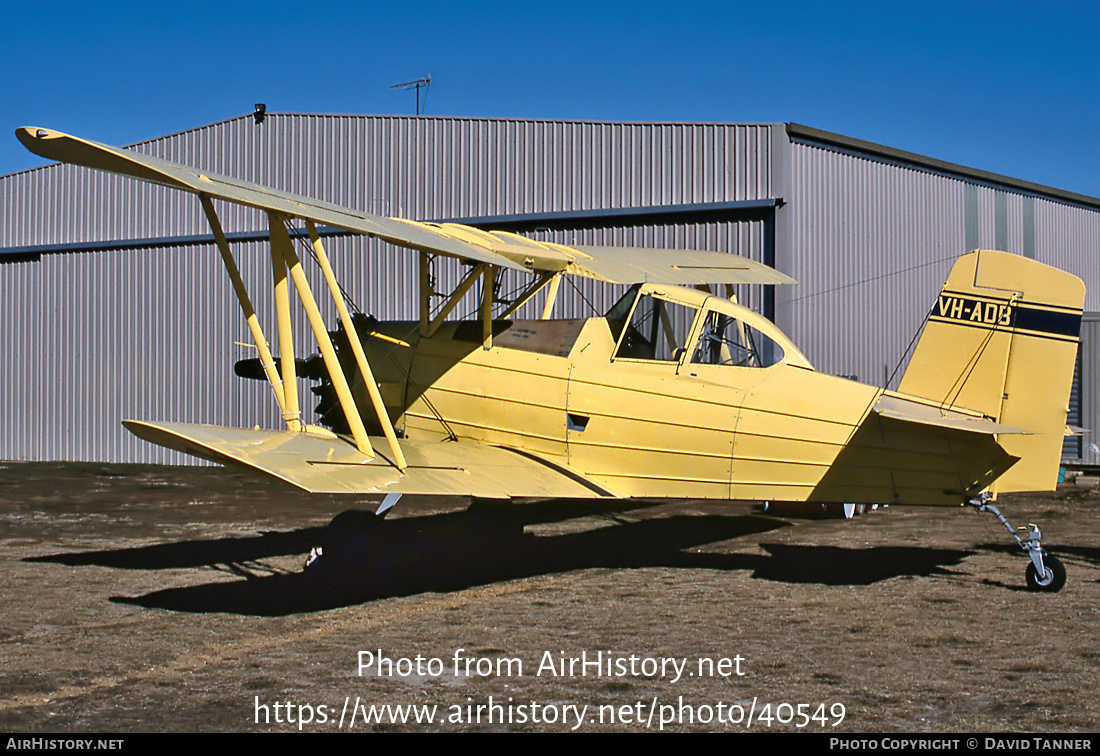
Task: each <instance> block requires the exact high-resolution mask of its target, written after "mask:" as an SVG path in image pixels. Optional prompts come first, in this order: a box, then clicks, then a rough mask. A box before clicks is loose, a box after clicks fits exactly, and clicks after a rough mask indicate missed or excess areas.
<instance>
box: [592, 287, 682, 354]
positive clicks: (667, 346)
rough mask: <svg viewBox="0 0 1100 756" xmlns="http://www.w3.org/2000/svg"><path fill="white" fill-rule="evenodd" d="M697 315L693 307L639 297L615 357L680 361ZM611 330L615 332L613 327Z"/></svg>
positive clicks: (648, 296)
mask: <svg viewBox="0 0 1100 756" xmlns="http://www.w3.org/2000/svg"><path fill="white" fill-rule="evenodd" d="M620 301H621V300H620ZM616 306H617V305H616ZM612 309H613V310H614V309H615V308H612ZM697 312H698V311H697V310H696V309H695V308H693V307H687V306H685V305H681V304H676V303H675V302H669V301H667V300H664V299H659V298H657V297H654V296H653V295H651V294H642V295H641V296H640V297H638V304H637V306H636V307H635V308H634V312H633V314H632V315H631V317H630V323H629V324H628V325H627V326H626V331H625V332H624V333H623V334H622V339H621V341H620V342H619V348H618V350H617V351H616V352H615V356H616V357H619V358H626V359H634V360H658V361H661V362H677V361H679V359H680V356H681V355H682V354H683V352H684V348H685V347H686V346H687V340H688V336H690V335H691V326H692V324H693V323H694V322H695V315H696V313H697ZM609 322H610V319H609ZM612 328H613V330H614V326H613V327H612Z"/></svg>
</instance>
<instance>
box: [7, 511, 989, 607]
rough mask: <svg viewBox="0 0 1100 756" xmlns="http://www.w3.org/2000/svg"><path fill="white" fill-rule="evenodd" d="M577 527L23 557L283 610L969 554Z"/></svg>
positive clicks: (808, 574) (789, 575) (510, 523)
mask: <svg viewBox="0 0 1100 756" xmlns="http://www.w3.org/2000/svg"><path fill="white" fill-rule="evenodd" d="M601 515H602V519H603V520H605V522H602V523H598V524H599V525H600V526H599V527H595V529H590V530H586V531H584V532H572V533H569V532H567V533H562V534H553V535H532V534H530V533H525V532H524V526H525V525H530V524H532V522H549V521H553V520H556V519H561V520H564V519H570V518H574V517H577V516H578V511H577V509H576V508H575V507H574V508H567V509H566V510H561V509H560V508H559V509H555V508H554V507H544V508H532V509H527V510H526V511H525V512H524V513H523V514H522V516H516V515H506V516H501V515H500V513H499V512H487V511H482V510H479V509H478V508H476V507H475V508H471V509H470V510H466V511H463V512H449V513H444V514H434V515H426V516H417V517H405V518H400V519H395V520H390V521H385V522H380V523H378V525H377V527H375V528H373V529H372V530H370V532H369V533H367V534H366V544H365V548H364V549H362V551H360V552H356V553H355V554H353V555H352V556H349V557H348V558H346V559H338V558H334V557H330V556H329V555H326V556H325V557H324V558H322V560H320V562H319V563H318V565H317V566H314V567H311V568H310V569H308V570H305V571H303V572H289V573H288V572H285V571H278V570H275V569H272V568H270V567H269V566H266V565H264V564H263V562H262V560H264V559H268V558H271V557H277V556H286V555H291V554H301V553H306V552H308V551H309V550H310V548H311V547H312V546H313V545H316V544H317V543H319V542H321V541H322V539H324V538H325V537H326V532H325V529H323V528H308V529H302V530H296V531H292V532H270V533H264V534H262V535H259V536H256V537H251V538H222V539H216V540H203V541H181V542H176V543H170V544H163V545H157V546H146V547H140V548H134V549H118V550H110V551H95V552H81V553H67V554H57V555H51V556H44V557H34V558H31V559H28V560H27V561H36V562H55V563H61V564H67V565H73V566H80V565H96V566H106V567H115V568H123V569H147V570H158V569H172V568H181V567H183V568H186V567H199V566H213V567H215V568H217V569H221V570H226V571H230V572H232V573H234V574H238V575H240V576H242V577H244V578H245V579H243V580H238V581H233V582H225V581H218V582H212V583H207V584H203V585H196V586H188V587H181V588H169V589H164V590H158V591H155V592H152V593H148V594H145V595H143V596H135V597H114V598H112V599H111V600H112V601H115V602H119V603H126V604H134V605H138V606H143V607H150V608H152V607H155V608H162V609H170V610H174V611H183V612H226V613H233V614H246V615H268V616H275V615H287V614H296V613H302V612H313V611H319V610H324V609H332V608H336V607H341V606H350V605H354V604H360V603H364V602H368V601H372V600H376V599H381V598H390V597H396V596H409V595H415V594H418V593H424V592H449V591H457V590H461V589H464V588H468V587H471V586H477V585H487V584H491V583H497V582H502V581H507V580H514V579H518V578H524V577H531V576H536V575H545V574H553V573H560V572H568V571H573V570H580V569H588V568H599V567H604V568H614V569H632V568H643V567H665V568H673V569H677V568H683V569H713V570H728V571H738V570H746V571H751V573H752V576H753V577H754V578H757V579H762V580H771V581H777V582H785V583H809V584H819V585H869V584H871V583H875V582H878V581H881V580H887V579H889V578H894V577H899V576H903V575H931V574H943V573H945V569H944V568H946V567H949V566H953V565H957V564H959V563H960V562H961V561H962V560H963V559H964V558H966V557H967V556H969V555H970V554H972V553H973V552H970V551H959V550H947V549H926V548H916V547H878V548H870V549H847V548H839V547H828V546H801V545H789V544H779V543H759V542H753V544H752V545H754V546H756V545H759V547H760V548H762V549H763V550H764V551H765V552H766V554H743V553H717V552H704V553H700V552H698V551H694V550H693V549H698V548H699V547H702V546H705V545H708V544H715V543H718V542H721V541H729V540H731V539H736V538H742V537H746V536H752V535H759V534H763V533H767V532H770V531H774V530H776V529H779V528H784V527H787V526H788V523H787V522H785V521H783V520H781V519H777V518H771V517H761V516H756V515H743V516H727V515H674V516H667V517H654V518H649V519H642V520H633V521H631V520H627V519H625V518H622V517H617V516H615V515H611V516H607V510H606V507H604V508H603V509H601Z"/></svg>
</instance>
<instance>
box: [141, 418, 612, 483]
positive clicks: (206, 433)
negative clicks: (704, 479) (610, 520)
mask: <svg viewBox="0 0 1100 756" xmlns="http://www.w3.org/2000/svg"><path fill="white" fill-rule="evenodd" d="M123 425H125V426H126V428H127V429H128V430H129V431H130V432H131V433H133V434H134V435H136V436H138V437H139V438H142V439H144V440H146V441H150V442H152V443H154V444H159V445H161V446H165V447H168V448H169V449H175V450H176V451H181V452H184V453H185V454H191V455H194V456H196V457H201V458H203V459H209V460H211V461H214V462H218V463H221V464H228V465H235V466H238V467H246V468H248V469H250V470H254V471H256V472H261V473H264V474H265V475H270V476H271V477H274V478H278V479H279V480H282V481H285V482H287V483H290V484H291V485H294V486H297V487H298V488H301V489H303V490H305V491H309V492H310V493H329V494H343V493H347V494H351V493H354V494H389V493H401V494H406V493H408V494H446V495H450V496H477V497H483V498H488V499H504V498H512V497H515V498H526V497H531V498H540V497H549V498H569V499H592V498H601V497H616V498H617V497H618V496H619V494H617V493H615V492H613V491H609V490H608V489H607V488H606V487H605V486H603V485H599V484H596V483H594V482H592V481H590V480H589V479H587V478H585V477H584V476H582V475H580V474H578V473H576V472H573V471H572V470H569V469H567V468H565V467H563V466H560V465H557V464H554V463H553V462H549V461H546V460H542V459H540V458H538V457H535V456H533V455H531V454H528V453H526V452H519V451H514V450H511V449H505V448H501V447H495V446H489V445H486V444H477V443H467V442H461V441H409V440H407V439H403V440H402V441H401V442H400V443H401V450H402V452H403V453H404V454H405V458H406V460H407V462H408V467H406V468H405V471H404V472H403V473H402V472H399V471H398V470H397V468H396V467H394V466H393V463H392V462H391V461H390V460H388V459H386V458H385V456H384V454H385V452H384V451H383V450H384V449H385V441H384V440H383V439H373V438H372V439H371V440H372V441H375V442H377V443H376V445H375V451H376V456H374V457H367V456H364V455H363V454H360V453H359V451H358V450H357V449H356V448H355V447H354V446H353V445H351V444H349V443H348V442H347V441H345V440H343V439H342V438H340V437H339V436H337V435H336V434H334V433H331V432H329V431H326V430H324V429H322V428H317V427H315V426H310V427H309V428H308V429H307V430H306V432H304V433H299V432H295V431H275V430H248V429H245V428H224V427H221V426H216V425H194V424H190V423H150V422H144V421H137V420H124V421H123Z"/></svg>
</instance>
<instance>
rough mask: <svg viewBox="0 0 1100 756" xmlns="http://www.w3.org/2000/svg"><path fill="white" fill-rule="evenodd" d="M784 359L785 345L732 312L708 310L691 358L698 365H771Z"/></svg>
mask: <svg viewBox="0 0 1100 756" xmlns="http://www.w3.org/2000/svg"><path fill="white" fill-rule="evenodd" d="M782 359H783V348H782V347H780V346H779V344H777V343H775V342H774V341H773V340H772V339H770V338H768V337H767V336H765V335H764V334H763V333H761V332H760V331H758V330H756V329H755V328H753V327H752V326H750V325H745V324H744V323H742V322H741V321H739V320H737V319H736V318H734V317H732V316H730V315H723V314H721V313H718V312H708V313H707V317H706V320H705V321H704V322H703V330H702V332H701V333H700V334H699V344H698V346H696V347H695V353H694V354H693V355H692V356H691V361H692V363H694V364H697V365H735V366H740V367H771V366H772V365H774V364H776V363H777V362H779V361H780V360H782Z"/></svg>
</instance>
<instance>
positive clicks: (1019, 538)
mask: <svg viewBox="0 0 1100 756" xmlns="http://www.w3.org/2000/svg"><path fill="white" fill-rule="evenodd" d="M968 503H969V504H970V505H971V506H974V507H977V508H978V511H979V512H992V513H993V514H994V515H995V516H996V517H997V519H998V520H1000V521H1001V524H1002V525H1004V526H1005V530H1007V531H1008V532H1009V533H1010V534H1011V535H1012V537H1013V538H1014V539H1015V540H1016V543H1017V544H1018V545H1019V546H1020V548H1021V549H1023V550H1024V551H1026V552H1027V555H1028V557H1029V558H1030V560H1031V561H1030V563H1029V564H1028V566H1027V573H1026V575H1025V577H1026V579H1027V587H1028V589H1029V590H1032V591H1039V592H1042V593H1057V592H1058V591H1060V590H1062V587H1063V586H1064V585H1065V584H1066V568H1065V565H1063V564H1062V562H1061V560H1059V559H1058V558H1057V557H1055V556H1052V555H1051V554H1049V553H1047V550H1046V549H1044V548H1043V545H1042V538H1043V534H1042V532H1041V531H1040V530H1039V526H1038V525H1036V524H1034V523H1028V525H1027V527H1022V528H1019V529H1015V528H1013V527H1012V525H1010V524H1009V522H1008V520H1007V519H1005V516H1004V515H1003V514H1001V513H1000V511H999V510H998V509H997V507H995V506H993V505H992V504H991V503H990V501H989V495H988V494H982V495H981V496H979V497H977V498H974V499H971V500H970V501H969V502H968Z"/></svg>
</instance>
